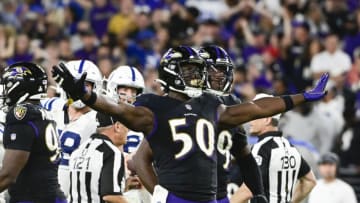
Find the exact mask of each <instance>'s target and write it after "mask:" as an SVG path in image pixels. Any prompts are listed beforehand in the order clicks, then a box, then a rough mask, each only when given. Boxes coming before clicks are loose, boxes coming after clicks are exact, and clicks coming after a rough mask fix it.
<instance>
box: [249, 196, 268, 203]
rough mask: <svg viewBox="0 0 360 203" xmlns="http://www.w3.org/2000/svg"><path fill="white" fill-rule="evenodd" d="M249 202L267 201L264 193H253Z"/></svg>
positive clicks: (264, 202) (266, 202)
mask: <svg viewBox="0 0 360 203" xmlns="http://www.w3.org/2000/svg"><path fill="white" fill-rule="evenodd" d="M250 203H268V200H267V199H266V197H265V196H264V195H255V196H254V197H253V198H251V199H250Z"/></svg>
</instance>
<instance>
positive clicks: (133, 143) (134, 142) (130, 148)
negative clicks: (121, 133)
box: [124, 130, 144, 154]
mask: <svg viewBox="0 0 360 203" xmlns="http://www.w3.org/2000/svg"><path fill="white" fill-rule="evenodd" d="M143 138H144V134H143V133H141V132H135V131H131V130H130V131H129V132H128V134H127V138H126V144H125V145H124V152H126V153H129V154H131V153H133V152H135V151H136V150H137V149H138V147H139V145H140V143H141V141H142V140H143Z"/></svg>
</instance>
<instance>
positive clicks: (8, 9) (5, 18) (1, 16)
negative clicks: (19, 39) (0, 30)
mask: <svg viewBox="0 0 360 203" xmlns="http://www.w3.org/2000/svg"><path fill="white" fill-rule="evenodd" d="M15 11H16V2H15V1H12V0H5V1H3V8H2V10H1V13H0V22H3V23H4V24H6V25H11V26H13V27H14V28H16V29H20V27H21V24H20V20H19V18H18V17H17V16H16V12H15Z"/></svg>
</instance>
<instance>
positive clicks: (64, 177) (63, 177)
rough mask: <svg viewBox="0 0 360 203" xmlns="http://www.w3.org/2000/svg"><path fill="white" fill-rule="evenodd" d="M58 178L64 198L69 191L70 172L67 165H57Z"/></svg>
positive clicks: (67, 195)
mask: <svg viewBox="0 0 360 203" xmlns="http://www.w3.org/2000/svg"><path fill="white" fill-rule="evenodd" d="M58 180H59V184H60V189H61V190H62V191H63V192H64V194H65V198H66V199H68V197H69V191H70V172H69V168H68V167H65V166H61V165H60V166H59V169H58Z"/></svg>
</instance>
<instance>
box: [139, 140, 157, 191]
mask: <svg viewBox="0 0 360 203" xmlns="http://www.w3.org/2000/svg"><path fill="white" fill-rule="evenodd" d="M133 161H134V164H135V167H134V168H135V170H136V174H137V175H138V176H139V178H140V180H141V182H142V183H143V185H144V186H145V188H146V189H147V190H148V191H149V192H150V193H151V194H152V193H153V192H154V187H155V185H157V184H158V180H157V177H156V174H155V171H154V167H153V165H152V161H153V155H152V150H151V148H150V146H149V143H148V141H147V140H146V139H144V140H143V141H142V142H141V144H140V147H139V148H138V150H137V151H136V153H135V155H134V156H133Z"/></svg>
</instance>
